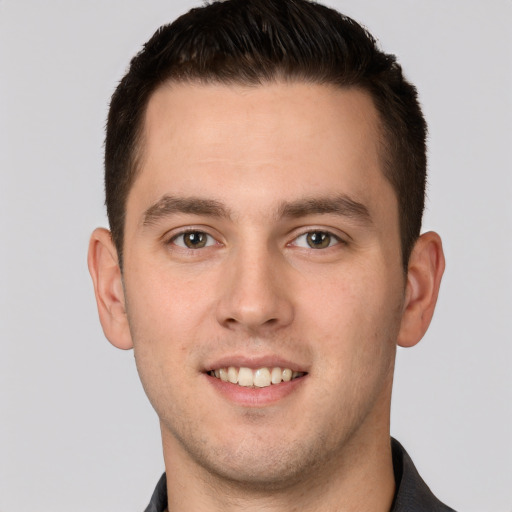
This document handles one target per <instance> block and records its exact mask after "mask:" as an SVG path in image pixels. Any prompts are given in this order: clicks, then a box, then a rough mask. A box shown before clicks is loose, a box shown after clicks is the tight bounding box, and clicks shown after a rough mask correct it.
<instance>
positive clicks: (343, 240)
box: [287, 226, 351, 251]
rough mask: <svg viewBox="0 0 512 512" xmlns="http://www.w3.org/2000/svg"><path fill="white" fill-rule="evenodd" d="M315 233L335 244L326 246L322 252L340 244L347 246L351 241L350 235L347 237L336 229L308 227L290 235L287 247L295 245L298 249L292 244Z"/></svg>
mask: <svg viewBox="0 0 512 512" xmlns="http://www.w3.org/2000/svg"><path fill="white" fill-rule="evenodd" d="M315 232H316V233H325V234H327V235H329V236H331V237H332V238H334V239H335V240H336V242H337V243H335V244H332V245H329V246H327V247H326V248H324V250H325V249H330V248H331V247H334V246H336V245H340V244H343V245H347V244H348V243H349V241H350V240H351V237H350V235H348V234H346V233H344V232H340V231H339V230H337V229H333V228H326V227H321V226H308V227H306V228H301V229H298V230H295V232H294V233H293V234H292V235H291V241H290V242H289V243H288V244H287V245H288V246H294V245H295V246H296V247H300V246H297V245H296V244H295V243H294V242H295V241H296V240H297V239H298V238H300V237H302V236H306V235H308V234H310V233H315ZM304 248H305V249H313V248H312V247H304ZM314 250H315V251H318V250H320V249H314Z"/></svg>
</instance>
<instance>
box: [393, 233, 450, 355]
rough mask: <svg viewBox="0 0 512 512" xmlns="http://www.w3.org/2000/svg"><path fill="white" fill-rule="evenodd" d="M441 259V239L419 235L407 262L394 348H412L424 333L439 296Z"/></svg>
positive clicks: (432, 234) (434, 236)
mask: <svg viewBox="0 0 512 512" xmlns="http://www.w3.org/2000/svg"><path fill="white" fill-rule="evenodd" d="M444 267H445V260H444V254H443V246H442V242H441V238H440V237H439V235H438V234H437V233H434V232H432V231H430V232H428V233H424V234H423V235H421V236H420V237H419V239H418V241H417V242H416V244H415V246H414V249H413V251H412V253H411V257H410V260H409V267H408V272H407V284H406V290H405V302H404V308H403V313H402V323H401V326H400V332H399V334H398V341H397V343H398V345H400V346H401V347H412V346H413V345H416V343H418V342H419V341H420V340H421V338H422V337H423V335H424V334H425V332H426V331H427V328H428V326H429V325H430V321H431V320H432V316H433V315H434V309H435V306H436V302H437V296H438V294H439V287H440V285H441V278H442V277H443V272H444Z"/></svg>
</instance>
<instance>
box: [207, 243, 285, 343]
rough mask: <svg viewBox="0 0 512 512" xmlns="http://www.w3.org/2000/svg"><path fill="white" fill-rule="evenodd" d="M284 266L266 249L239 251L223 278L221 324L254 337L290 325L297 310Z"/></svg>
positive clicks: (219, 305)
mask: <svg viewBox="0 0 512 512" xmlns="http://www.w3.org/2000/svg"><path fill="white" fill-rule="evenodd" d="M285 265H286V264H285V262H283V261H280V258H279V254H276V255H272V254H271V253H270V251H269V250H267V249H266V250H261V251H254V250H253V251H250V250H247V251H240V252H239V254H237V255H236V256H235V257H233V258H231V261H230V262H229V263H228V264H227V265H226V269H225V272H224V273H223V276H222V280H223V283H222V286H221V289H222V294H221V297H220V300H219V302H218V306H217V320H218V322H219V323H220V324H221V325H222V326H223V327H226V328H229V329H236V330H242V331H247V332H250V333H251V334H258V333H259V334H263V333H264V332H265V331H273V330H278V329H282V328H283V327H286V326H287V325H289V324H290V323H291V322H292V320H293V316H294V310H293V303H292V297H291V290H290V287H289V286H287V275H286V269H285V268H284V267H285Z"/></svg>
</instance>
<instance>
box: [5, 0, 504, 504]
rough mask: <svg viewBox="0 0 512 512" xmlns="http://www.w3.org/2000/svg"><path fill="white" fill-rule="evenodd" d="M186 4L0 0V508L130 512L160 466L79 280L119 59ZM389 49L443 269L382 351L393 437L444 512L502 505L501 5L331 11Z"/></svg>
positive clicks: (374, 4)
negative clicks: (419, 142) (408, 87)
mask: <svg viewBox="0 0 512 512" xmlns="http://www.w3.org/2000/svg"><path fill="white" fill-rule="evenodd" d="M197 3H198V2H195V1H194V2H193V1H185V0H182V1H172V2H171V1H169V0H167V1H156V0H153V1H149V2H142V1H141V0H137V1H135V0H122V1H121V0H112V1H108V2H107V1H100V0H90V1H88V2H83V1H75V0H51V1H48V2H40V1H36V0H32V1H30V0H3V1H2V0H0V173H1V174H0V183H1V185H0V244H1V245H0V272H1V274H0V279H1V282H0V308H1V309H0V311H1V323H0V344H1V345H0V348H1V350H0V511H1V512H28V511H31V512H32V511H34V510H36V511H38V512H46V511H48V512H49V511H52V512H59V511H62V512H64V511H66V512H68V511H74V512H81V511H84V512H85V511H87V512H91V511H100V512H101V511H108V512H117V511H119V512H121V511H141V510H142V509H143V507H144V506H145V504H146V502H147V501H148V499H149V496H150V494H151V492H152V488H153V486H154V484H155V483H156V480H157V478H158V476H159V475H160V472H161V471H162V469H163V461H162V456H161V449H160V434H159V429H158V424H157V418H156V415H155V413H154V412H153V410H152V409H151V408H150V406H149V404H148V403H147V400H146V398H145V396H144V394H143V391H142V389H141V386H140V384H139V382H138V377H137V375H136V371H135V366H134V361H133V356H132V353H131V352H121V351H118V350H116V349H114V348H113V347H111V346H110V345H109V344H108V343H107V341H105V339H104V338H103V335H102V332H101V329H100V326H99V322H98V320H97V315H96V309H95V308H96V307H95V303H94V299H93V292H92V285H91V283H90V279H89V276H88V273H87V270H86V251H87V244H88V236H89V234H90V232H91V230H92V229H93V228H94V227H95V226H97V225H106V220H105V215H104V209H103V191H102V143H103V126H104V120H105V116H106V111H107V104H108V100H109V97H110V95H111V93H112V92H113V89H114V87H115V85H116V83H117V81H118V80H119V79H120V78H121V76H122V74H123V72H124V70H125V68H126V66H127V65H128V62H129V59H130V57H131V56H132V55H133V54H134V53H135V52H136V51H137V50H138V49H139V47H140V45H141V44H142V43H143V42H144V41H145V40H146V39H147V38H149V36H150V35H151V34H152V33H153V31H154V30H155V29H156V28H157V27H158V26H159V25H160V24H162V23H164V22H166V21H169V20H171V19H173V18H174V17H175V16H176V15H177V14H179V13H182V12H184V11H185V10H187V9H188V8H189V7H191V6H193V5H197ZM328 3H329V4H330V5H333V6H336V7H338V8H339V9H340V10H342V11H344V12H345V13H346V14H349V15H351V16H353V17H355V18H356V19H357V20H359V21H362V22H363V23H364V24H365V25H366V26H367V27H368V28H369V29H370V31H371V32H373V33H374V34H375V35H376V37H377V38H378V39H379V40H380V42H381V44H382V46H383V47H384V48H385V49H386V50H387V51H390V52H393V53H396V54H397V55H398V57H399V59H400V61H401V62H402V64H403V66H404V68H405V71H406V74H407V75H408V76H409V78H410V79H411V80H412V81H413V82H414V83H416V84H417V86H418V88H419V90H420V95H421V101H422V103H423V105H424V110H425V114H426V116H427V119H428V121H429V125H430V192H429V201H428V207H427V212H426V218H425V224H424V226H425V229H436V230H437V231H439V232H440V234H441V235H442V237H443V239H444V244H445V250H446V256H447V261H448V266H447V271H446V274H445V278H444V282H443V286H442V290H441V298H440V301H439V305H438V309H437V312H436V315H435V318H434V321H433V324H432V326H431V328H430V331H429V332H428V334H427V336H426V337H425V338H424V340H423V341H422V342H421V343H420V345H418V346H417V347H415V348H413V349H404V350H400V351H399V354H398V366H397V373H396V386H395V392H394V397H393V406H392V409H393V421H392V431H393V434H394V435H395V436H396V437H398V438H399V439H400V440H401V441H402V443H403V444H404V445H405V446H406V447H407V449H408V450H409V451H410V453H411V454H412V456H413V458H414V460H415V462H416V464H417V466H418V468H419V470H420V472H421V473H422V475H423V476H424V478H425V480H427V482H428V483H429V485H430V486H431V488H432V489H433V490H434V491H435V492H436V493H437V494H438V495H439V497H441V498H442V499H443V500H445V501H446V502H447V503H449V504H451V505H452V506H453V507H455V508H457V509H459V510H460V511H468V512H471V511H474V512H484V511H485V512H486V511H497V512H510V511H511V510H512V441H511V436H512V412H511V404H512V385H511V384H512V378H511V370H510V368H511V362H512V361H511V359H512V357H511V355H512V354H511V343H510V337H511V334H510V333H511V331H512V328H511V327H512V325H511V307H512V271H511V254H512V201H511V198H512V177H511V176H512V172H511V169H512V166H511V164H512V161H511V156H510V155H511V151H510V150H511V145H512V122H511V119H512V92H511V91H512V66H511V61H512V35H511V30H510V26H511V24H512V2H511V1H510V0H491V1H486V2H483V1H481V0H477V1H475V0H473V1H470V0H457V1H456V0H452V1H447V0H429V1H422V2H420V1H412V0H396V1H393V2H381V1H379V0H364V1H363V0H339V1H335V0H330V1H329V2H328Z"/></svg>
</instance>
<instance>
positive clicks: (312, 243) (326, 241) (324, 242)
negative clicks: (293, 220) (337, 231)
mask: <svg viewBox="0 0 512 512" xmlns="http://www.w3.org/2000/svg"><path fill="white" fill-rule="evenodd" d="M332 241H333V237H332V236H331V234H330V233H326V232H325V231H311V232H309V233H307V234H306V242H307V244H308V245H309V247H311V248H312V249H325V248H326V247H329V246H330V245H331V243H332Z"/></svg>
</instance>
